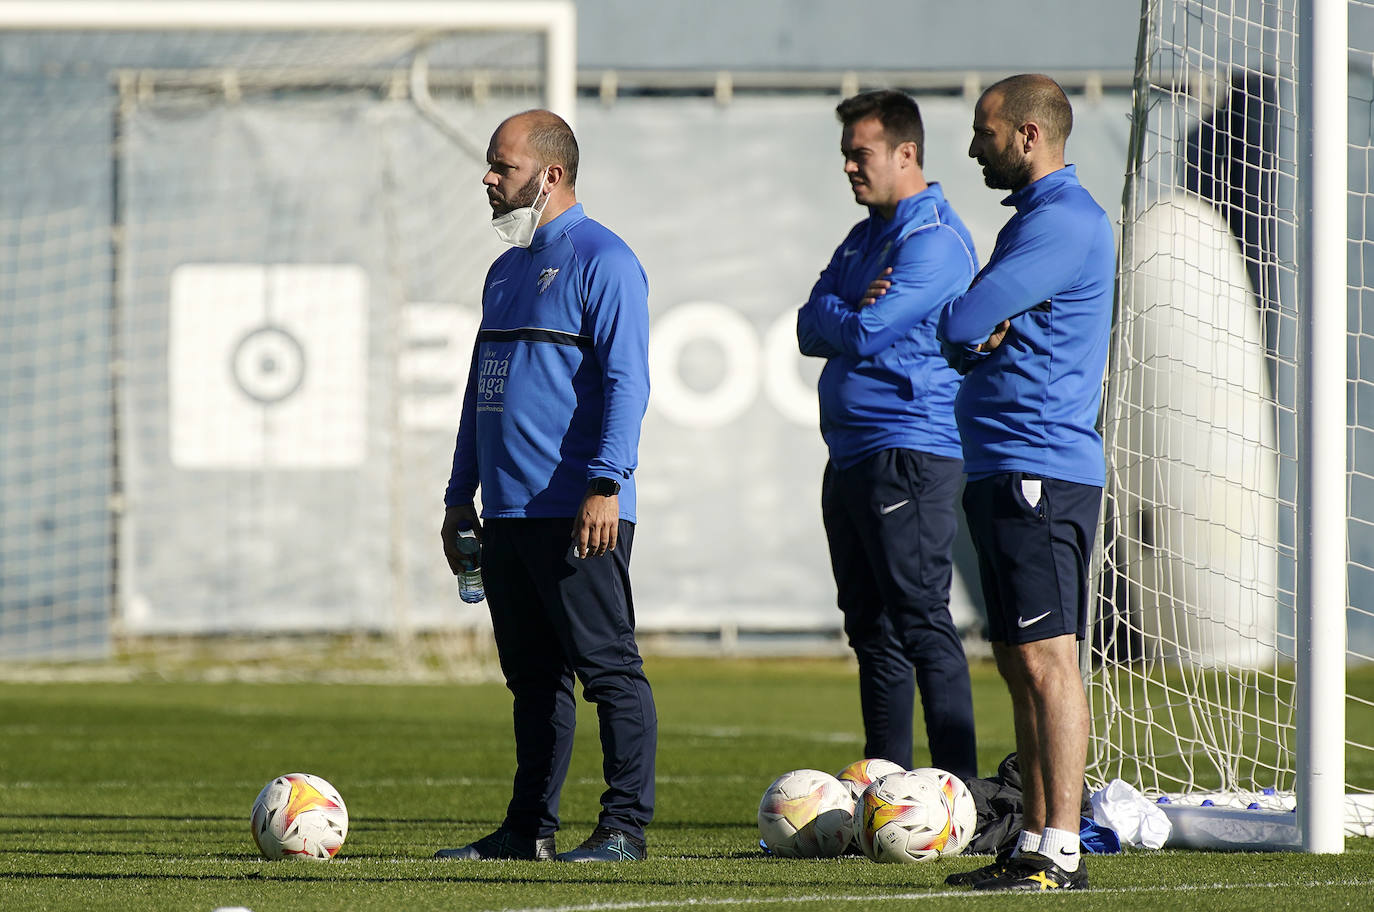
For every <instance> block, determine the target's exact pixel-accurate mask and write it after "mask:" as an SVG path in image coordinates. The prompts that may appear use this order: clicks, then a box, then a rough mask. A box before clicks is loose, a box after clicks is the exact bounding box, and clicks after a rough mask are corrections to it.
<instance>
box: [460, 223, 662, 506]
mask: <svg viewBox="0 0 1374 912" xmlns="http://www.w3.org/2000/svg"><path fill="white" fill-rule="evenodd" d="M648 350H649V282H648V279H647V277H646V276H645V275H644V268H643V267H642V266H640V264H639V260H638V259H637V258H636V257H635V255H634V252H633V251H631V250H630V248H629V246H627V245H626V243H625V242H624V241H622V240H621V239H620V238H619V237H617V236H616V235H615V234H613V233H612V232H611V231H609V230H608V229H606V228H605V227H603V226H602V225H601V224H600V223H598V222H595V221H593V220H592V219H589V218H587V216H586V215H585V214H584V213H583V211H582V206H581V204H576V205H573V206H572V207H571V208H569V209H568V210H567V211H566V212H563V213H561V214H560V215H559V216H558V217H557V218H555V219H553V220H552V221H550V222H549V223H548V224H545V225H542V226H540V227H539V228H538V229H536V231H535V233H534V241H533V243H531V244H530V246H529V247H528V248H520V247H514V248H511V249H510V250H507V251H506V252H505V253H503V254H501V256H499V257H498V258H497V259H496V262H494V263H492V265H491V269H490V270H488V271H487V278H486V285H485V286H484V288H483V291H482V324H481V328H480V329H479V330H478V332H477V342H476V345H475V346H474V347H473V353H472V366H471V367H470V368H469V370H468V383H467V392H466V394H465V396H464V397H463V416H462V421H461V422H460V424H459V426H458V440H457V444H456V446H455V447H454V452H453V474H452V475H451V476H450V478H449V484H448V491H447V492H446V493H445V495H444V503H445V504H446V505H447V506H454V505H456V504H462V503H470V502H471V501H472V500H473V497H474V495H475V493H476V491H477V487H478V483H479V480H480V483H481V487H482V516H483V517H529V518H533V517H563V516H567V517H572V516H574V515H576V513H577V509H578V507H579V506H581V504H582V499H583V497H585V496H586V493H587V484H588V481H589V480H590V479H592V478H597V477H601V478H613V479H615V480H616V481H618V482H620V485H621V488H620V516H621V518H622V519H626V520H629V521H630V522H634V521H635V485H634V475H633V473H634V470H635V466H636V464H637V462H638V459H639V456H638V453H639V430H640V423H641V422H642V421H643V418H644V411H645V409H646V408H647V406H648V402H649V356H648Z"/></svg>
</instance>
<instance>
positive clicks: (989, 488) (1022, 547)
mask: <svg viewBox="0 0 1374 912" xmlns="http://www.w3.org/2000/svg"><path fill="white" fill-rule="evenodd" d="M1072 125H1073V113H1072V109H1071V108H1070V106H1069V102H1068V98H1067V97H1065V95H1064V92H1063V90H1062V89H1061V88H1060V87H1059V86H1058V85H1057V84H1056V83H1055V82H1054V81H1053V80H1051V79H1049V78H1048V77H1046V76H1038V75H1025V76H1013V77H1011V78H1009V79H1005V80H1002V81H1001V82H999V83H997V84H995V85H993V86H992V87H990V88H989V89H988V90H987V91H986V92H985V93H983V96H982V98H981V99H980V100H979V102H978V106H977V109H976V111H975V114H974V121H973V141H972V143H971V144H970V145H969V156H970V157H972V158H976V159H977V160H978V163H979V164H980V165H982V166H983V175H984V180H985V182H986V183H987V185H988V186H989V187H992V188H994V189H1004V190H1010V191H1012V193H1011V195H1010V196H1008V197H1007V198H1006V199H1004V200H1003V201H1002V202H1003V205H1006V206H1011V207H1014V208H1015V210H1016V211H1015V214H1014V215H1012V217H1011V219H1010V220H1009V221H1008V222H1007V224H1006V226H1005V227H1003V229H1002V231H1001V233H1000V234H999V235H998V237H997V244H996V246H995V247H994V249H993V251H992V255H991V256H990V257H989V259H988V263H987V265H986V266H985V267H984V268H983V269H982V271H981V272H980V273H979V274H978V277H977V278H976V279H975V280H974V283H973V285H972V287H971V288H970V289H969V290H968V292H967V293H966V294H964V295H962V296H961V297H959V298H957V299H955V300H954V301H951V302H950V303H949V304H948V305H946V307H945V308H944V311H943V313H942V315H941V320H940V328H939V335H940V339H941V343H942V346H943V349H944V352H945V356H946V358H947V359H948V360H949V363H950V364H951V366H953V367H954V368H955V369H956V370H958V371H959V372H960V373H961V374H963V375H964V382H963V385H962V387H961V388H960V390H959V395H958V397H957V398H956V400H955V417H956V419H957V420H958V423H959V434H960V438H961V439H962V441H963V452H964V470H965V472H966V473H967V481H966V483H965V486H964V512H965V515H966V516H967V518H968V522H969V532H970V534H971V537H972V538H973V543H974V547H975V549H976V550H977V552H978V565H979V576H980V578H981V581H982V584H983V595H984V600H985V602H986V604H987V610H988V638H989V639H990V640H991V641H992V648H993V655H994V656H995V658H996V660H997V667H998V670H999V671H1000V672H1001V674H1002V677H1003V678H1004V679H1005V680H1006V682H1007V687H1008V690H1009V691H1010V693H1011V698H1012V713H1013V719H1014V721H1015V727H1016V752H1017V756H1018V760H1019V763H1020V768H1021V774H1022V795H1023V798H1024V802H1025V809H1024V818H1023V830H1022V832H1021V834H1020V837H1019V842H1018V844H1017V846H1016V848H1015V850H1014V851H1013V852H1012V853H1010V854H1009V855H1008V856H1007V857H999V858H998V859H997V860H996V861H994V862H993V863H992V864H990V865H986V866H984V867H982V868H978V869H976V870H974V871H969V872H962V873H959V874H953V875H951V876H950V877H949V878H948V879H947V882H948V883H950V884H953V885H965V886H973V887H974V888H975V889H980V890H1053V889H1071V890H1081V889H1087V887H1088V876H1087V872H1086V871H1085V870H1084V867H1083V865H1082V860H1081V858H1080V851H1079V837H1078V830H1079V809H1080V808H1081V805H1082V792H1083V770H1084V764H1085V762H1086V759H1087V748H1088V705H1087V699H1086V697H1085V695H1084V691H1083V682H1082V679H1081V677H1080V675H1079V671H1078V650H1077V646H1078V641H1079V640H1081V639H1083V637H1084V636H1085V633H1086V626H1087V597H1088V596H1087V592H1088V588H1087V578H1088V562H1089V559H1090V556H1091V554H1092V550H1093V541H1094V539H1095V536H1096V534H1097V522H1098V511H1099V509H1100V506H1101V500H1102V485H1103V481H1104V460H1103V452H1102V439H1101V437H1100V436H1099V434H1098V432H1097V413H1098V407H1099V405H1100V399H1101V390H1102V374H1103V371H1104V370H1105V367H1106V359H1107V340H1108V333H1109V330H1110V327H1111V315H1112V289H1113V283H1114V277H1115V262H1116V260H1115V253H1114V244H1113V238H1112V229H1111V223H1110V221H1109V220H1108V218H1107V214H1106V213H1105V212H1104V211H1103V210H1102V208H1101V207H1100V206H1098V205H1097V203H1096V202H1094V201H1093V199H1092V197H1091V196H1090V195H1089V194H1088V192H1087V191H1086V190H1084V189H1083V186H1082V185H1081V184H1080V183H1079V182H1078V177H1077V174H1076V173H1075V170H1074V168H1073V166H1072V165H1065V163H1064V142H1065V140H1066V139H1067V138H1068V135H1069V131H1070V129H1071V128H1072Z"/></svg>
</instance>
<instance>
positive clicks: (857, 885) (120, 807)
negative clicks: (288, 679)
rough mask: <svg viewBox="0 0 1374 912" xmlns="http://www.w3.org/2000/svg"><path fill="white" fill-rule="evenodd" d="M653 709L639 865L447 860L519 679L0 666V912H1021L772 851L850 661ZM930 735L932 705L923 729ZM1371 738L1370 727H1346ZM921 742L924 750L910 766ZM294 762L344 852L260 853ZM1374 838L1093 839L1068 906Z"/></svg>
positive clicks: (1315, 884)
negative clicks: (766, 837) (260, 817)
mask: <svg viewBox="0 0 1374 912" xmlns="http://www.w3.org/2000/svg"><path fill="white" fill-rule="evenodd" d="M648 665H649V670H650V675H651V678H652V680H653V684H654V687H655V692H656V695H657V698H658V705H659V714H660V718H661V730H660V750H659V761H658V771H659V777H658V816H657V819H656V820H655V823H654V825H653V826H652V827H651V829H650V834H649V838H650V853H651V855H650V858H649V860H648V861H646V862H644V863H641V864H636V865H631V866H621V865H617V866H572V865H559V864H533V863H521V862H497V863H475V864H463V863H439V862H433V861H431V860H430V856H431V855H432V853H433V852H434V850H435V849H437V848H441V847H445V846H452V845H461V844H462V843H463V842H466V841H469V840H470V839H472V838H475V837H477V836H480V835H482V834H483V833H485V832H487V831H488V830H489V829H491V828H492V827H493V826H494V825H495V824H496V823H497V822H498V821H499V820H500V819H501V817H502V815H503V814H504V811H505V805H506V801H507V800H508V798H509V788H510V778H511V774H512V768H511V764H512V758H513V747H512V745H511V741H510V698H509V694H508V693H507V692H506V691H505V689H504V688H502V687H500V686H499V685H491V684H475V685H462V684H452V685H438V684H394V685H393V684H387V685H369V684H330V685H319V686H308V685H307V686H302V685H292V686H281V685H278V684H268V683H242V682H223V683H213V682H206V681H199V682H168V681H146V682H145V681H136V682H127V683H109V682H92V683H80V682H67V683H54V682H41V683H32V684H24V683H0V733H3V734H0V909H3V910H5V912H12V910H21V912H22V910H29V909H33V910H39V909H42V910H45V912H47V910H55V912H67V910H81V912H106V910H109V912H130V910H133V909H138V910H150V912H161V910H167V912H183V910H205V912H209V910H211V909H214V908H216V907H220V906H246V907H248V908H250V909H253V910H254V912H278V910H279V912H287V910H290V912H314V910H319V912H339V910H350V912H382V910H385V912H398V910H453V912H475V910H497V909H499V910H535V909H549V910H559V912H571V910H574V909H587V910H593V909H615V908H623V909H671V908H683V909H688V908H693V907H701V906H703V905H706V906H710V907H713V908H728V907H729V906H731V905H734V906H738V907H741V908H746V907H751V906H766V905H778V906H780V907H786V908H787V909H788V910H789V912H810V910H812V909H826V908H836V909H854V908H856V907H864V906H865V905H870V906H873V907H875V908H876V907H880V906H881V907H884V908H886V907H890V906H891V904H893V903H899V904H900V903H907V904H909V905H914V906H916V907H919V908H920V909H922V910H938V909H945V908H948V909H956V908H968V904H969V903H970V902H975V903H977V904H978V907H979V908H980V909H983V908H987V909H997V910H1001V909H1008V910H1010V909H1023V908H1025V902H1026V899H1025V898H1024V897H1005V896H1001V897H999V896H986V895H982V894H970V893H968V892H967V891H958V892H955V891H951V890H949V889H948V888H946V887H945V886H944V884H943V880H944V877H945V875H946V874H948V873H949V872H951V871H954V870H961V869H963V868H965V867H972V866H975V865H976V864H978V863H979V861H978V860H977V859H958V860H947V861H945V862H941V863H936V864H930V865H915V866H890V865H874V864H871V863H869V862H867V861H866V860H864V859H858V858H845V859H835V860H824V861H786V860H781V859H769V858H765V857H763V856H762V855H761V853H760V852H759V850H758V836H757V831H756V828H755V821H754V815H755V811H756V808H757V805H758V799H759V795H760V794H761V793H762V791H763V789H764V788H765V787H766V786H767V785H768V783H769V782H771V781H772V780H773V779H774V778H776V777H777V776H778V775H779V774H780V773H782V772H785V771H786V770H789V769H795V768H799V767H813V768H817V769H823V770H831V771H834V770H838V769H840V768H842V767H843V766H845V765H846V764H848V763H849V762H851V761H852V760H855V759H858V757H857V756H856V752H857V751H858V750H859V747H860V745H861V734H860V731H859V721H858V720H859V714H858V700H857V685H856V682H855V678H854V671H853V668H852V665H850V664H849V663H846V662H843V661H831V660H810V659H808V660H795V661H773V662H766V661H743V662H729V661H712V660H701V659H691V660H688V659H672V660H667V659H659V658H651V659H650V660H649V662H648ZM974 684H975V700H976V705H977V712H978V724H979V736H980V767H981V768H982V770H983V772H984V773H985V774H990V773H991V772H992V771H993V770H994V769H995V767H996V764H997V762H998V761H999V760H1000V759H1001V758H1002V757H1003V756H1004V755H1005V754H1006V753H1007V752H1008V751H1009V750H1010V749H1011V743H1010V737H1011V734H1010V718H1009V713H1008V711H1007V705H1006V695H1005V689H1004V688H1003V686H1002V684H1001V682H1000V681H999V680H998V679H997V676H996V673H995V671H994V670H993V669H992V668H991V667H990V666H987V665H978V666H976V667H975V668H974ZM918 730H919V726H918ZM577 737H578V741H577V749H576V754H575V756H574V761H573V768H572V771H571V774H570V776H569V780H568V784H567V787H566V788H565V792H564V800H563V807H562V812H563V820H564V828H563V830H562V831H561V832H560V833H559V837H558V838H559V845H560V847H571V846H574V845H576V844H577V843H578V842H579V841H581V839H582V838H583V837H584V836H585V835H586V833H587V832H589V831H590V829H591V827H592V826H593V825H594V824H595V819H596V813H597V809H598V805H597V800H598V796H599V794H600V792H601V790H602V788H603V787H604V786H603V784H602V782H601V777H600V763H601V757H600V750H599V744H598V742H597V736H596V719H595V712H594V709H593V708H592V707H589V706H586V705H584V706H582V707H581V710H580V715H579V728H578V736H577ZM1350 737H1351V738H1352V739H1354V740H1358V741H1364V742H1368V741H1370V740H1374V732H1355V731H1351V732H1350ZM920 759H921V758H920V754H919V753H918V762H919V761H920ZM292 771H305V772H313V773H317V774H319V775H322V776H324V777H325V778H327V779H329V780H330V781H331V782H333V783H334V784H335V785H336V786H337V787H338V788H339V789H340V790H341V792H342V793H343V795H344V798H345V801H346V802H347V804H348V807H349V812H350V817H351V820H352V826H351V832H350V834H349V838H348V841H347V842H346V843H345V845H344V848H343V851H342V853H341V855H340V858H339V859H337V860H336V861H334V862H332V863H330V864H310V863H274V862H267V861H264V860H262V859H260V858H258V857H257V856H256V854H255V851H254V849H253V846H252V842H251V838H250V837H249V833H248V813H249V809H250V807H251V805H252V801H253V798H254V797H255V796H256V795H257V792H258V790H259V789H260V788H261V787H262V785H263V784H264V783H265V782H266V781H267V780H268V779H270V778H271V777H273V776H275V775H279V774H281V773H285V772H292ZM1372 844H1374V840H1350V841H1349V843H1348V846H1349V851H1348V852H1347V854H1346V855H1343V856H1305V855H1254V854H1243V853H1237V854H1228V855H1223V854H1209V853H1180V852H1153V853H1152V852H1134V853H1129V854H1126V855H1122V856H1114V857H1093V858H1090V859H1089V862H1088V863H1089V865H1090V871H1091V876H1092V880H1093V883H1094V889H1093V890H1091V891H1088V892H1087V893H1084V894H1081V895H1076V896H1072V897H1069V896H1064V897H1061V898H1060V900H1058V902H1060V903H1066V904H1067V903H1072V905H1073V907H1074V908H1076V909H1086V910H1101V912H1136V910H1142V912H1143V910H1154V909H1158V908H1161V907H1163V906H1165V905H1167V906H1168V907H1169V908H1170V910H1171V912H1189V910H1192V909H1198V910H1202V909H1215V908H1226V909H1228V910H1229V909H1237V910H1254V912H1275V910H1278V909H1285V908H1293V909H1298V908H1302V909H1304V910H1310V909H1317V910H1320V909H1326V908H1343V907H1348V908H1364V907H1365V906H1366V905H1367V897H1368V896H1369V895H1370V891H1371V887H1374V845H1372Z"/></svg>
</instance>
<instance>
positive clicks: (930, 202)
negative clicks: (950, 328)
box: [797, 184, 977, 468]
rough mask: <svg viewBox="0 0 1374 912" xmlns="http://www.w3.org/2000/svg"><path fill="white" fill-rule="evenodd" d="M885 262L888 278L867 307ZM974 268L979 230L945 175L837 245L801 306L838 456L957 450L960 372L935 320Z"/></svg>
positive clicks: (837, 460) (802, 329)
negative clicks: (819, 361)
mask: <svg viewBox="0 0 1374 912" xmlns="http://www.w3.org/2000/svg"><path fill="white" fill-rule="evenodd" d="M889 266H890V267H892V274H891V275H890V276H888V279H889V280H890V281H891V282H892V287H891V288H889V289H888V291H887V294H886V295H884V296H883V297H881V298H879V299H878V300H877V301H875V302H874V303H873V304H871V305H869V306H868V307H864V308H862V309H861V308H860V306H859V305H860V302H861V301H862V300H863V297H864V294H865V292H866V291H867V290H868V286H869V284H870V283H871V282H872V281H873V280H874V279H876V278H879V277H880V276H881V274H882V272H883V270H884V269H886V268H888V267H889ZM976 269H977V260H976V257H975V254H974V251H973V238H972V237H971V236H970V235H969V232H968V229H967V228H965V227H964V223H963V222H962V221H960V219H959V216H958V215H956V214H955V212H954V210H953V208H952V207H951V206H950V205H949V203H948V202H946V200H945V196H944V192H943V191H942V190H941V189H940V185H939V184H931V185H930V186H929V187H927V188H926V189H925V190H923V191H921V192H920V193H918V194H916V195H914V196H909V197H907V198H906V199H904V200H902V201H901V202H900V203H898V204H897V211H896V213H894V215H893V217H892V219H891V220H888V219H884V218H883V217H882V216H881V215H879V214H877V213H876V212H870V215H869V217H868V218H867V219H865V220H864V221H862V222H859V223H858V224H857V225H855V226H854V228H853V230H851V231H850V232H849V236H848V237H846V238H845V239H844V243H842V244H840V246H839V247H838V248H836V250H835V253H834V255H833V256H832V257H831V258H830V264H829V265H828V266H826V267H825V270H824V271H823V272H822V273H821V276H820V279H819V280H818V281H817V282H816V286H815V288H813V289H812V290H811V297H810V299H809V300H808V301H807V302H806V304H804V305H803V306H802V308H801V310H800V311H798V313H797V342H798V345H799V347H800V349H801V353H802V354H804V355H813V356H816V357H821V358H826V359H827V360H826V364H825V368H824V369H823V370H822V371H821V377H820V382H819V384H818V391H819V396H820V412H821V435H822V436H823V437H824V438H825V442H826V445H827V446H828V447H829V450H830V459H831V461H832V462H833V463H834V464H835V465H836V466H838V467H840V468H845V467H847V466H851V465H854V464H855V463H858V462H859V461H860V460H862V459H864V458H866V457H868V456H871V455H872V454H873V453H876V452H878V451H880V450H886V449H894V448H902V449H912V450H920V451H922V452H927V453H934V454H936V455H940V456H950V457H954V458H958V457H959V455H960V446H959V432H958V430H957V428H956V427H955V423H954V395H955V392H956V391H957V390H958V388H959V375H958V374H957V373H956V372H955V371H954V370H952V369H951V368H950V367H949V366H948V365H947V364H946V363H945V360H944V358H943V357H942V356H941V354H940V346H939V343H938V341H937V340H936V337H935V327H936V320H937V319H938V317H939V315H940V309H941V307H942V306H943V305H944V304H945V303H946V302H947V301H949V300H951V299H952V298H954V297H956V296H957V295H959V294H961V293H962V292H963V291H964V290H965V289H966V288H968V283H969V281H970V280H971V279H972V278H973V274H974V272H975V270H976Z"/></svg>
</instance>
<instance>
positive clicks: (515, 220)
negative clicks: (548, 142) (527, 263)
mask: <svg viewBox="0 0 1374 912" xmlns="http://www.w3.org/2000/svg"><path fill="white" fill-rule="evenodd" d="M548 173H549V169H547V168H545V169H544V171H543V173H542V174H540V175H539V189H540V191H541V193H540V195H541V196H542V197H543V199H542V200H539V199H536V200H535V205H538V206H539V208H538V209H536V208H535V207H534V206H521V207H520V208H519V209H512V210H511V211H510V212H507V213H506V214H505V215H498V216H497V217H496V218H494V219H492V220H491V227H492V228H494V229H496V235H497V237H499V238H500V239H501V240H503V241H505V242H506V243H507V244H511V245H512V246H515V247H528V246H529V245H530V242H531V241H533V240H534V229H536V228H538V227H539V220H540V219H541V218H543V216H544V210H545V209H547V208H549V197H550V196H552V194H551V193H543V192H542V191H543V189H544V181H545V179H546V178H547V177H548ZM541 203H542V205H541Z"/></svg>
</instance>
